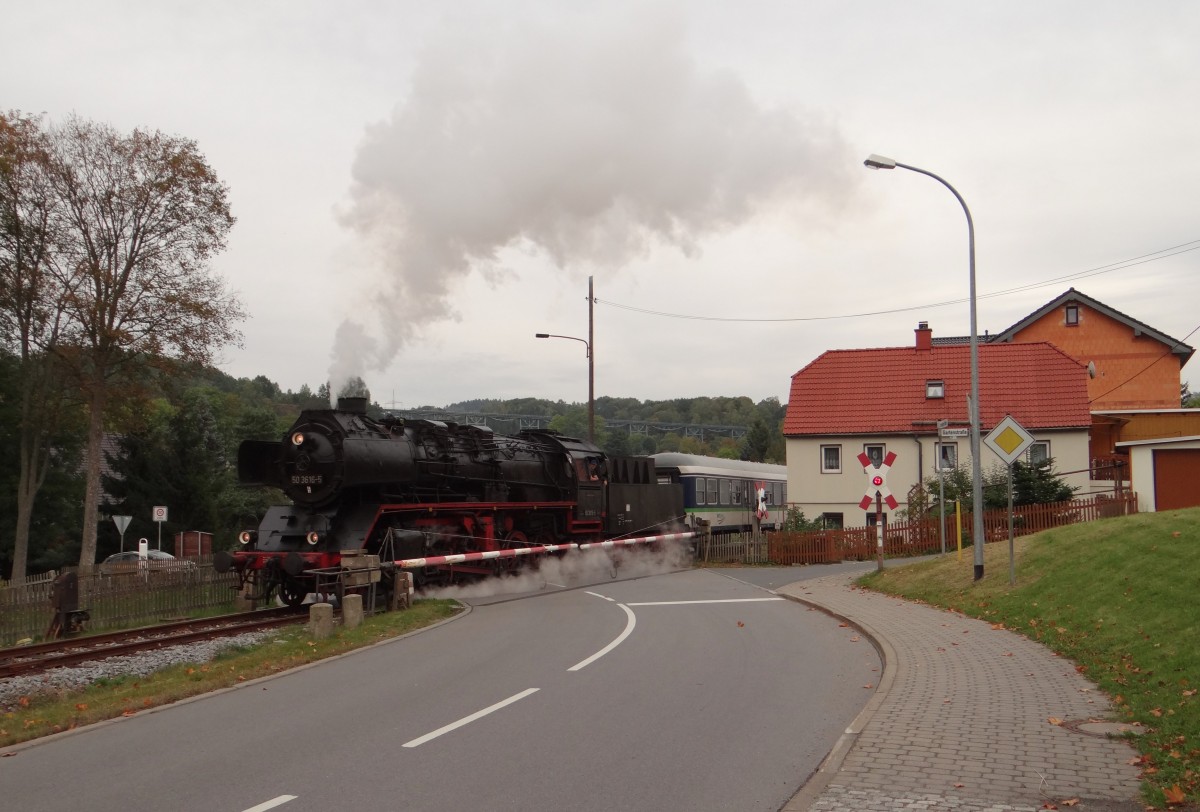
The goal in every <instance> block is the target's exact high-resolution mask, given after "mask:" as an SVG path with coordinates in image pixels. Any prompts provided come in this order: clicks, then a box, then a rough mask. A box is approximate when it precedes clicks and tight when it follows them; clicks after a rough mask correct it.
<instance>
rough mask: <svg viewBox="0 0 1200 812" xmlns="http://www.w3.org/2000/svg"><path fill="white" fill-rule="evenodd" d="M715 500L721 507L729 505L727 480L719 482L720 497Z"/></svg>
mask: <svg viewBox="0 0 1200 812" xmlns="http://www.w3.org/2000/svg"><path fill="white" fill-rule="evenodd" d="M717 498H718V499H719V500H720V502H721V504H722V505H728V504H729V503H730V496H729V480H728V479H722V480H721V495H720V496H719V497H717Z"/></svg>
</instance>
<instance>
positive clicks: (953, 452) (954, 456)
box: [933, 443, 958, 471]
mask: <svg viewBox="0 0 1200 812" xmlns="http://www.w3.org/2000/svg"><path fill="white" fill-rule="evenodd" d="M934 459H935V462H934V469H933V470H935V471H953V470H954V469H955V468H957V467H958V443H936V444H935V447H934Z"/></svg>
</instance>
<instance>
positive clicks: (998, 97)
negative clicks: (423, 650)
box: [0, 0, 1200, 407]
mask: <svg viewBox="0 0 1200 812" xmlns="http://www.w3.org/2000/svg"><path fill="white" fill-rule="evenodd" d="M0 17H2V18H3V20H4V27H5V29H6V31H7V33H6V36H5V38H4V41H5V45H4V48H3V49H0V108H4V109H11V108H17V109H21V110H24V111H26V112H45V113H46V114H47V115H48V116H49V117H50V119H52V120H54V121H59V120H61V119H62V118H63V117H65V116H67V115H69V114H70V113H72V112H73V113H76V114H78V115H80V116H83V117H86V118H90V119H95V120H99V121H105V122H108V123H110V124H112V125H114V126H115V127H117V128H119V129H122V130H125V131H128V130H131V129H132V128H134V127H137V126H141V127H145V128H149V129H159V130H162V131H164V132H167V133H171V134H174V135H182V136H186V137H189V138H192V139H194V140H195V141H196V142H197V143H198V145H199V147H200V149H201V151H202V152H203V153H204V154H205V155H206V156H207V158H208V159H209V162H210V163H211V165H212V167H213V168H214V170H215V171H216V172H217V174H218V175H219V176H220V177H221V178H222V179H223V180H224V181H225V182H226V183H227V184H228V185H229V186H230V190H231V203H232V206H233V210H234V213H235V215H236V216H237V218H238V223H237V225H236V226H235V227H234V230H233V233H232V237H231V240H230V244H229V249H228V250H227V251H226V252H225V253H224V254H223V255H221V256H220V257H219V258H218V259H217V261H216V262H215V264H214V267H215V268H216V270H217V271H219V272H220V273H221V274H222V275H223V276H224V277H225V278H226V279H227V280H228V282H229V285H230V287H231V289H233V290H234V291H235V292H237V294H238V295H239V297H240V298H241V299H242V301H243V303H244V305H245V308H246V310H247V312H248V313H249V314H250V319H249V320H248V321H247V322H246V323H245V324H244V325H243V332H244V334H245V342H244V347H243V348H241V349H237V348H229V349H227V350H226V351H225V352H224V353H223V356H222V363H221V364H220V366H221V368H222V369H224V370H225V371H226V372H228V373H230V374H232V375H236V376H245V377H253V376H255V375H260V374H261V375H266V376H267V377H269V378H271V379H272V380H274V381H276V382H278V383H279V384H280V385H281V386H282V387H283V388H284V389H293V390H294V389H298V388H299V387H300V386H301V385H302V384H308V385H309V386H311V387H313V388H314V389H315V388H316V387H317V386H318V385H319V384H320V383H321V382H322V381H324V380H327V379H329V378H330V376H331V375H332V376H334V378H335V380H336V378H337V376H340V375H344V374H356V373H357V374H361V375H362V376H363V377H364V378H365V379H366V381H367V383H368V385H369V386H370V388H371V390H372V394H373V396H374V397H375V398H376V399H377V400H379V401H380V402H383V403H393V402H394V403H395V404H396V405H397V406H398V407H413V406H418V405H423V404H432V405H444V404H447V403H451V402H454V401H457V400H463V399H467V398H474V397H497V398H511V397H524V396H536V397H546V398H551V399H560V398H561V399H563V400H567V401H583V400H585V399H586V396H587V365H586V359H585V355H584V348H583V346H582V345H580V344H578V343H576V342H572V341H559V340H551V341H536V340H535V339H534V337H533V334H534V333H535V332H548V333H558V334H564V335H573V336H578V337H586V336H587V327H588V321H587V319H588V308H587V302H586V293H587V280H588V277H589V276H592V277H593V278H594V285H595V295H596V297H597V299H599V300H600V301H599V302H598V303H597V304H596V305H595V311H594V312H595V358H596V392H597V395H598V396H601V395H612V396H617V397H634V398H639V399H664V398H672V397H691V396H697V395H725V396H738V395H748V396H750V397H751V398H753V399H755V400H759V399H762V398H765V397H770V396H776V397H779V398H780V399H781V400H786V398H787V390H788V385H789V379H790V376H791V375H792V374H793V373H794V372H796V370H798V369H800V368H801V367H803V366H804V365H806V364H807V363H809V362H810V361H812V360H813V359H814V358H815V357H816V356H817V355H819V354H820V353H822V352H824V351H825V350H827V349H848V348H855V347H880V346H900V345H907V344H909V343H910V342H911V341H912V340H913V332H912V331H913V329H914V328H915V327H916V324H917V322H918V321H928V322H929V323H930V325H931V326H932V328H933V330H934V335H935V336H937V335H965V334H966V333H967V331H968V328H969V322H968V305H967V301H966V300H967V292H968V270H967V269H968V264H967V228H966V220H965V217H964V216H963V212H962V209H961V207H960V206H959V204H958V203H957V201H956V200H955V199H954V197H953V196H952V195H951V194H950V193H949V191H947V190H946V189H945V188H944V187H943V186H941V185H940V184H938V183H936V182H935V181H933V180H931V179H929V178H926V177H923V176H921V175H918V174H915V173H912V172H908V171H904V170H895V171H890V172H889V171H873V170H868V169H866V168H865V167H863V164H862V162H863V159H864V158H866V156H867V155H868V154H870V153H879V154H882V155H886V156H889V157H892V158H894V159H896V160H899V161H901V162H903V163H908V164H912V165H915V166H918V167H921V168H923V169H927V170H929V171H932V172H935V173H937V174H938V175H941V176H942V177H944V178H945V179H946V180H947V181H949V182H950V183H951V184H953V185H954V187H955V188H956V189H958V191H959V192H960V193H961V194H962V196H963V197H964V199H965V200H966V201H967V204H968V205H969V206H970V209H971V213H972V216H973V218H974V222H975V230H976V262H977V279H978V291H979V295H980V298H979V303H978V304H979V326H980V330H981V332H982V331H984V330H989V331H992V332H995V331H998V330H1001V329H1003V328H1005V327H1008V326H1009V325H1011V324H1012V323H1014V322H1015V321H1017V320H1019V319H1020V318H1021V317H1023V316H1025V315H1026V314H1028V313H1029V312H1031V311H1033V310H1035V309H1036V308H1038V307H1039V306H1041V305H1042V304H1044V303H1045V302H1047V301H1049V300H1050V299H1052V298H1054V297H1056V296H1057V295H1058V294H1060V293H1062V292H1063V291H1064V290H1066V289H1067V288H1068V287H1071V286H1074V287H1076V288H1077V289H1079V290H1081V291H1082V292H1084V293H1086V294H1087V295H1089V296H1091V297H1093V298H1096V299H1099V300H1100V301H1102V302H1104V303H1105V304H1107V305H1109V306H1110V307H1113V308H1116V309H1117V310H1120V311H1122V312H1124V313H1126V314H1128V315H1130V316H1132V317H1134V318H1136V319H1139V320H1141V321H1143V322H1145V323H1147V324H1149V325H1150V326H1152V327H1154V328H1155V329H1157V330H1160V331H1162V332H1164V333H1166V334H1168V335H1170V336H1173V337H1174V338H1177V339H1181V340H1185V341H1186V342H1187V343H1189V344H1191V345H1193V346H1197V345H1200V332H1197V333H1196V334H1194V335H1190V334H1192V332H1193V331H1194V330H1196V329H1197V327H1200V307H1197V303H1198V302H1200V295H1198V294H1200V250H1197V249H1200V216H1198V215H1200V204H1198V203H1197V190H1200V149H1197V146H1196V145H1197V143H1200V104H1197V99H1200V48H1197V47H1196V43H1197V42H1198V41H1200V4H1197V3H1194V2H1188V1H1187V0H1181V1H1179V2H1170V1H1164V2H1155V3H1147V4H1134V3H1129V2H1096V1H1095V0H1089V1H1088V2H1046V1H1045V0H1041V1H1040V2H1020V1H1018V2H1011V1H1010V2H995V3H983V2H976V3H962V2H911V3H903V4H898V3H892V2H853V1H852V0H851V1H847V0H837V1H836V2H834V1H830V2H757V1H756V0H743V1H742V2H739V3H737V4H733V3H717V2H686V3H685V2H675V3H672V2H636V3H634V2H627V3H605V4H596V3H584V2H503V3H502V2H498V1H497V2H481V1H479V0H476V1H475V2H455V3H428V2H421V3H418V2H352V1H351V2H342V3H338V4H333V3H321V2H294V1H292V0H289V1H288V2H225V1H224V0H214V1H213V2H207V3H203V4H194V3H188V4H185V3H174V2H163V1H162V0H157V1H156V2H142V1H141V0H129V1H127V2H119V3H118V2H103V1H102V0H90V2H56V1H55V0H46V2H43V3H38V4H34V3H25V2H21V3H16V2H11V1H10V2H5V3H4V4H3V10H2V11H0ZM1169 249H1173V250H1169ZM1157 252H1164V253H1157ZM1170 254H1175V255H1174V256H1169V255H1170ZM1150 255H1153V256H1150ZM1139 258H1141V259H1139ZM1132 260H1137V262H1136V263H1133V262H1130V261H1132ZM1089 272H1091V273H1089ZM642 311H653V313H647V312H642ZM655 314H674V315H676V316H686V317H688V318H673V317H670V316H667V315H655ZM756 320H757V321H756ZM1189 335H1190V338H1189ZM1198 363H1200V361H1193V362H1192V364H1189V365H1188V366H1187V367H1185V368H1184V378H1185V380H1191V381H1194V385H1193V389H1200V385H1197V384H1200V375H1196V374H1195V369H1193V367H1194V366H1195V365H1196V364H1198Z"/></svg>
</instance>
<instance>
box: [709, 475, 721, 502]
mask: <svg viewBox="0 0 1200 812" xmlns="http://www.w3.org/2000/svg"><path fill="white" fill-rule="evenodd" d="M718 493H719V491H718V490H717V480H715V479H710V480H708V503H709V504H710V505H719V504H721V503H720V502H719V501H717V494H718Z"/></svg>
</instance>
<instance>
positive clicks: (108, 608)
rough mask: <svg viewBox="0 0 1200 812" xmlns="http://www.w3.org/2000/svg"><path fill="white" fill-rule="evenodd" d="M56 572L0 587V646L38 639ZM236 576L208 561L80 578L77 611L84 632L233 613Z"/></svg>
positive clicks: (47, 620) (47, 619) (47, 623)
mask: <svg viewBox="0 0 1200 812" xmlns="http://www.w3.org/2000/svg"><path fill="white" fill-rule="evenodd" d="M56 575H57V573H46V574H44V575H38V576H32V577H30V578H27V579H26V580H25V583H24V584H22V585H20V586H12V585H6V586H0V647H4V646H12V645H14V644H16V643H17V641H19V640H24V639H33V640H40V639H41V638H42V636H43V635H44V634H45V633H46V630H47V629H48V628H49V627H50V621H51V620H52V619H53V618H54V609H53V607H52V606H51V603H50V594H51V590H52V588H53V582H54V578H55V576H56ZM237 586H238V577H237V573H235V572H226V573H219V572H217V571H216V570H214V569H213V566H212V559H211V558H206V559H201V560H199V561H195V560H190V559H189V560H180V561H179V562H171V564H170V566H167V567H157V568H155V569H152V570H149V571H138V570H136V569H131V570H127V571H124V572H117V573H115V574H108V575H106V574H101V573H100V572H99V571H98V570H94V571H93V572H92V574H91V575H90V576H87V577H81V578H80V579H79V608H80V609H84V610H86V611H87V612H88V614H89V615H90V620H88V622H87V626H86V627H87V629H88V630H89V631H102V630H105V629H119V628H128V627H133V626H141V625H147V624H151V623H155V622H157V621H160V620H164V619H168V618H180V617H186V616H193V615H195V614H197V613H204V612H212V613H214V614H218V613H221V612H229V611H233V605H234V598H236V597H237Z"/></svg>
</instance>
